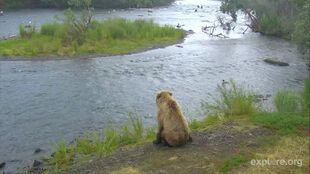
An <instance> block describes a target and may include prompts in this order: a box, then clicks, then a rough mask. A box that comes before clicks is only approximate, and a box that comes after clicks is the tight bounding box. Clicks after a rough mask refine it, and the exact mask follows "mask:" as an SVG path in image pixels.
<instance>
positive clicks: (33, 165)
mask: <svg viewBox="0 0 310 174" xmlns="http://www.w3.org/2000/svg"><path fill="white" fill-rule="evenodd" d="M41 164H43V163H42V162H41V161H38V160H34V161H33V163H32V167H33V168H36V167H39V166H40V165H41Z"/></svg>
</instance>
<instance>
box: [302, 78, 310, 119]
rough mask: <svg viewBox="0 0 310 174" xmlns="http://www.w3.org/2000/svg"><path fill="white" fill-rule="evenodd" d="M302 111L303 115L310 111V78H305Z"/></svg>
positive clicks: (307, 114)
mask: <svg viewBox="0 0 310 174" xmlns="http://www.w3.org/2000/svg"><path fill="white" fill-rule="evenodd" d="M302 99H303V105H302V106H303V112H304V113H305V116H307V117H309V112H310V79H306V80H305V85H304V91H303V93H302Z"/></svg>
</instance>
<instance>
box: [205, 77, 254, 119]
mask: <svg viewBox="0 0 310 174" xmlns="http://www.w3.org/2000/svg"><path fill="white" fill-rule="evenodd" d="M218 92H219V94H220V96H219V98H220V99H217V100H215V103H214V104H209V103H204V104H202V105H203V106H204V107H207V109H208V110H209V111H210V112H211V113H213V114H219V113H223V114H225V115H229V116H233V115H247V114H251V113H253V112H255V111H256V107H255V103H254V100H255V97H254V95H253V94H252V93H251V92H249V91H247V90H245V89H244V88H242V87H239V86H237V84H236V83H235V82H234V81H232V80H231V81H230V82H229V83H227V84H222V85H218Z"/></svg>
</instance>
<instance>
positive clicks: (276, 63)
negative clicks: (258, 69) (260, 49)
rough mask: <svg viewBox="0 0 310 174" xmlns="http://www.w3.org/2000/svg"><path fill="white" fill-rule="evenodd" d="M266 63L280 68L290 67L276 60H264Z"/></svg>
mask: <svg viewBox="0 0 310 174" xmlns="http://www.w3.org/2000/svg"><path fill="white" fill-rule="evenodd" d="M264 62H266V63H269V64H271V65H278V66H289V64H288V63H286V62H281V61H278V60H275V59H264Z"/></svg>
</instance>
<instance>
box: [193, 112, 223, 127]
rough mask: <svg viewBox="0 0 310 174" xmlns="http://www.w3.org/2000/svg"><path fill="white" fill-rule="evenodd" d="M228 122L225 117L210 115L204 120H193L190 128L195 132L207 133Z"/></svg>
mask: <svg viewBox="0 0 310 174" xmlns="http://www.w3.org/2000/svg"><path fill="white" fill-rule="evenodd" d="M226 121H227V118H225V116H219V115H216V116H213V115H209V116H207V117H206V118H204V119H203V120H193V121H191V122H190V124H189V127H190V129H191V130H193V131H205V130H206V129H209V128H213V127H215V126H218V125H220V124H222V123H224V122H226Z"/></svg>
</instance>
